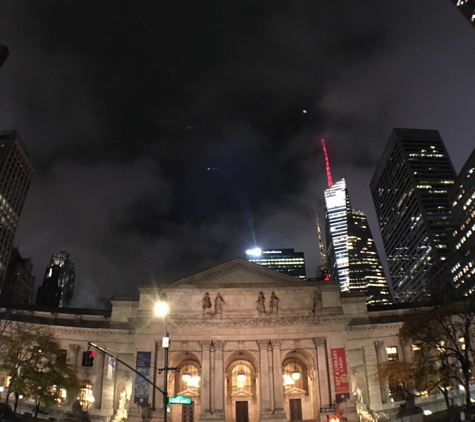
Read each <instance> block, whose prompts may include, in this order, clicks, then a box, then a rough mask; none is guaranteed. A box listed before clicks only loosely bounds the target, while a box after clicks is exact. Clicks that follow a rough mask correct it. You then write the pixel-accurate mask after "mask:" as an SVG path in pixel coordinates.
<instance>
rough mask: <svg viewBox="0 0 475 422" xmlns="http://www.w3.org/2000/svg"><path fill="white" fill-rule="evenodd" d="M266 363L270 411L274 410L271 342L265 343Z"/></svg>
mask: <svg viewBox="0 0 475 422" xmlns="http://www.w3.org/2000/svg"><path fill="white" fill-rule="evenodd" d="M267 362H268V364H269V367H268V369H267V375H268V377H269V397H270V409H271V410H272V409H274V360H273V358H272V342H270V341H269V343H267Z"/></svg>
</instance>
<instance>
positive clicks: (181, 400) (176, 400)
mask: <svg viewBox="0 0 475 422" xmlns="http://www.w3.org/2000/svg"><path fill="white" fill-rule="evenodd" d="M168 404H191V399H190V398H189V397H183V396H176V397H168Z"/></svg>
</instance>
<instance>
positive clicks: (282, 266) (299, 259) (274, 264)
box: [246, 248, 307, 280]
mask: <svg viewBox="0 0 475 422" xmlns="http://www.w3.org/2000/svg"><path fill="white" fill-rule="evenodd" d="M246 259H247V260H248V261H251V262H255V263H256V264H259V265H263V266H264V267H267V268H270V269H271V270H275V271H279V272H281V273H285V274H288V275H291V276H293V277H297V278H301V279H303V280H305V279H306V278H307V275H306V272H305V258H304V254H303V252H294V250H293V249H259V248H255V249H249V250H247V251H246Z"/></svg>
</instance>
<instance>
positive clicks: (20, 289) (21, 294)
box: [0, 248, 35, 306]
mask: <svg viewBox="0 0 475 422" xmlns="http://www.w3.org/2000/svg"><path fill="white" fill-rule="evenodd" d="M32 270H33V264H32V262H31V258H23V257H22V256H21V254H20V251H19V250H18V248H13V249H12V252H11V254H10V260H9V262H8V266H7V272H6V274H5V282H4V284H3V289H2V293H1V294H0V300H1V303H2V305H4V306H11V305H26V304H30V303H33V299H34V288H35V277H34V276H33V275H32Z"/></svg>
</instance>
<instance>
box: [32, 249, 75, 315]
mask: <svg viewBox="0 0 475 422" xmlns="http://www.w3.org/2000/svg"><path fill="white" fill-rule="evenodd" d="M75 282H76V272H75V269H74V261H72V260H71V257H70V255H69V253H68V252H65V251H61V252H59V253H54V254H53V256H52V257H51V261H50V264H49V265H48V267H47V268H46V274H45V278H44V279H43V285H42V286H40V287H38V295H37V296H36V304H37V305H43V306H50V307H61V308H63V307H68V306H69V305H70V302H71V299H72V298H73V295H74V286H75Z"/></svg>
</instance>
